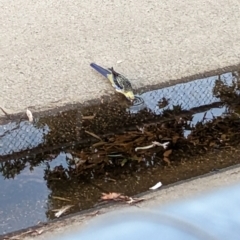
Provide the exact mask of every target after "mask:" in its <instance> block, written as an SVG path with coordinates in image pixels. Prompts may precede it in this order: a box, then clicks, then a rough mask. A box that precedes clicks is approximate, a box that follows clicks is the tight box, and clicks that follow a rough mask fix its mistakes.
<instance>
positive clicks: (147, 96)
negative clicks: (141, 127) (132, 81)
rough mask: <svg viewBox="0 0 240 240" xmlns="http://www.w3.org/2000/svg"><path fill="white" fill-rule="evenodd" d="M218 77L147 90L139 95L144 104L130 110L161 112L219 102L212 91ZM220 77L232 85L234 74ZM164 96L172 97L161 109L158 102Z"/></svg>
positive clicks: (135, 111)
mask: <svg viewBox="0 0 240 240" xmlns="http://www.w3.org/2000/svg"><path fill="white" fill-rule="evenodd" d="M217 79H218V76H212V77H208V78H203V79H198V80H195V81H191V82H187V83H179V84H176V85H174V86H170V87H166V88H162V89H158V90H154V91H149V92H145V93H143V94H141V96H139V97H141V98H142V99H143V100H144V104H142V105H137V106H132V107H130V112H131V113H137V112H138V111H139V110H141V109H143V108H144V107H147V108H148V109H151V110H152V111H153V112H154V113H156V114H160V113H162V111H163V110H164V109H172V107H173V106H177V105H180V106H182V108H183V109H184V110H189V109H192V108H195V107H199V106H204V105H208V104H212V103H215V102H218V101H219V98H216V97H215V96H214V95H213V93H212V90H213V88H214V86H215V82H216V80H217ZM220 79H221V80H223V81H224V83H225V84H227V85H231V83H232V80H233V74H232V73H231V72H229V73H225V74H223V75H221V78H220ZM163 97H164V98H166V99H168V98H170V99H169V104H168V105H167V106H166V107H165V108H162V109H160V108H159V107H158V106H157V103H158V101H159V100H161V99H162V98H163Z"/></svg>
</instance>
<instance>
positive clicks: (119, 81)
mask: <svg viewBox="0 0 240 240" xmlns="http://www.w3.org/2000/svg"><path fill="white" fill-rule="evenodd" d="M90 66H91V67H92V68H94V69H95V70H96V71H98V72H99V73H101V74H102V75H103V76H104V77H105V78H107V79H108V80H109V81H110V82H111V84H112V86H113V87H114V88H115V90H116V91H117V92H119V93H122V94H123V95H125V97H126V98H127V99H129V100H130V101H133V100H134V99H135V96H134V93H133V88H132V85H131V83H130V81H129V80H128V79H127V78H126V77H125V76H123V75H122V74H120V73H118V72H116V71H115V70H114V69H113V67H112V68H108V69H105V68H103V67H101V66H99V65H97V64H96V63H91V64H90Z"/></svg>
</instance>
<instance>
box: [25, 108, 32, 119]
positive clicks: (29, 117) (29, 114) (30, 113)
mask: <svg viewBox="0 0 240 240" xmlns="http://www.w3.org/2000/svg"><path fill="white" fill-rule="evenodd" d="M26 114H27V117H28V121H29V122H32V121H33V115H32V112H31V111H30V110H29V109H27V110H26Z"/></svg>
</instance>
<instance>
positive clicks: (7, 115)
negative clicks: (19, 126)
mask: <svg viewBox="0 0 240 240" xmlns="http://www.w3.org/2000/svg"><path fill="white" fill-rule="evenodd" d="M0 109H1V110H2V112H3V113H4V114H5V115H6V117H7V118H8V119H11V118H10V115H9V114H8V113H7V112H6V111H5V110H4V109H3V108H2V107H0Z"/></svg>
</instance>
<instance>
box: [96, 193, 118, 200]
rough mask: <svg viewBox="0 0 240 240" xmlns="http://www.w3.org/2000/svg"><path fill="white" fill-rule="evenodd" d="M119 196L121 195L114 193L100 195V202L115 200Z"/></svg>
mask: <svg viewBox="0 0 240 240" xmlns="http://www.w3.org/2000/svg"><path fill="white" fill-rule="evenodd" d="M120 196H121V193H115V192H110V193H102V197H101V199H102V200H115V199H117V198H119V197H120Z"/></svg>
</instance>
